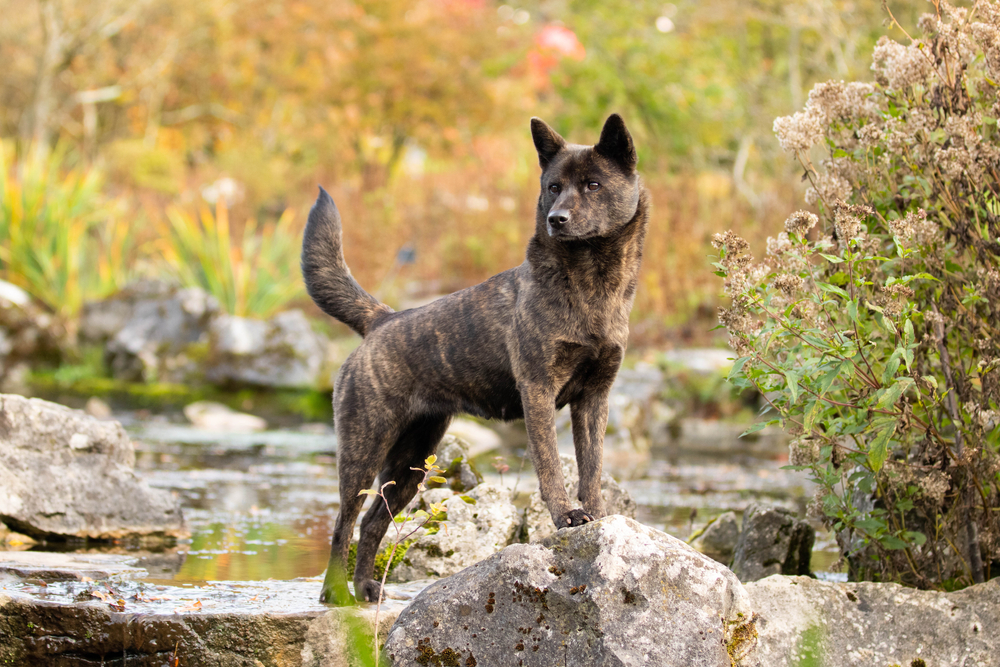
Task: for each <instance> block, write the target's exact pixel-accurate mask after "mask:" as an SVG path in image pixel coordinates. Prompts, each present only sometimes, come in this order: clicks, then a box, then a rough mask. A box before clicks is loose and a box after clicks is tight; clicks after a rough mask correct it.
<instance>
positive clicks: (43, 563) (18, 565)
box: [0, 551, 147, 582]
mask: <svg viewBox="0 0 1000 667" xmlns="http://www.w3.org/2000/svg"><path fill="white" fill-rule="evenodd" d="M136 560H137V559H136V558H135V557H134V556H124V555H120V554H102V553H97V554H75V553H49V552H45V551H4V552H0V580H3V579H10V578H11V577H16V578H18V579H42V580H44V581H46V582H52V581H62V580H79V581H84V580H87V581H89V580H98V579H110V578H112V577H115V578H123V577H124V578H129V579H137V578H143V577H145V576H146V575H147V572H146V570H145V569H143V568H141V567H135V563H136Z"/></svg>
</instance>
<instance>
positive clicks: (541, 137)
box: [531, 118, 566, 169]
mask: <svg viewBox="0 0 1000 667" xmlns="http://www.w3.org/2000/svg"><path fill="white" fill-rule="evenodd" d="M531 138H532V139H533V140H534V142H535V150H536V151H538V164H540V165H541V167H542V169H545V167H547V166H549V163H550V162H552V158H554V157H555V156H556V155H557V154H558V153H559V151H561V150H562V149H563V146H565V145H566V140H565V139H563V138H562V137H560V136H559V133H558V132H556V131H555V130H553V129H552V128H551V127H549V126H548V125H546V124H545V121H544V120H542V119H541V118H532V119H531Z"/></svg>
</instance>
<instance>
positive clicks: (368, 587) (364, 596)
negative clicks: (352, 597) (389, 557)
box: [354, 579, 384, 602]
mask: <svg viewBox="0 0 1000 667" xmlns="http://www.w3.org/2000/svg"><path fill="white" fill-rule="evenodd" d="M354 588H355V590H357V591H358V600H364V601H365V602H378V597H379V592H380V591H381V590H382V584H380V583H379V582H377V581H375V580H374V579H369V580H368V581H366V582H365V583H364V585H363V586H361V587H360V588H358V586H357V584H355V586H354ZM383 599H384V596H383Z"/></svg>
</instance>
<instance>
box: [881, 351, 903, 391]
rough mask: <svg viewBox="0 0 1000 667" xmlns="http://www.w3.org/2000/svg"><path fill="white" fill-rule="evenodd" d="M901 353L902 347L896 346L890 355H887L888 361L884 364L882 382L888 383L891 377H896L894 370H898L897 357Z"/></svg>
mask: <svg viewBox="0 0 1000 667" xmlns="http://www.w3.org/2000/svg"><path fill="white" fill-rule="evenodd" d="M902 354H903V348H901V347H897V348H896V349H895V350H894V351H893V353H892V355H891V356H890V357H889V361H887V362H886V364H885V369H883V371H882V384H889V382H891V381H892V378H894V377H896V371H897V370H899V357H900V356H901V355H902Z"/></svg>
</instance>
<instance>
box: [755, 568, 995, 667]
mask: <svg viewBox="0 0 1000 667" xmlns="http://www.w3.org/2000/svg"><path fill="white" fill-rule="evenodd" d="M746 592H747V594H748V595H749V596H750V600H751V604H752V606H753V608H754V611H755V612H757V613H758V614H759V619H758V621H757V628H758V630H759V632H760V648H759V653H760V658H761V660H762V662H763V664H765V665H768V667H796V666H799V665H831V666H833V665H836V666H837V667H871V666H872V665H878V666H880V667H881V666H883V665H885V666H890V665H899V666H902V667H919V666H926V667H938V666H939V665H962V666H963V667H992V666H993V665H997V664H998V663H1000V659H998V656H1000V579H992V580H990V581H988V582H986V583H985V584H979V585H977V586H972V587H970V588H966V589H964V590H961V591H958V592H956V593H939V592H936V591H920V590H916V589H913V588H904V587H902V586H898V585H896V584H877V583H871V582H859V583H843V584H839V583H830V582H822V581H817V580H815V579H810V578H808V577H782V576H772V577H768V578H767V579H763V580H761V581H756V582H754V583H752V584H747V585H746Z"/></svg>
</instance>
